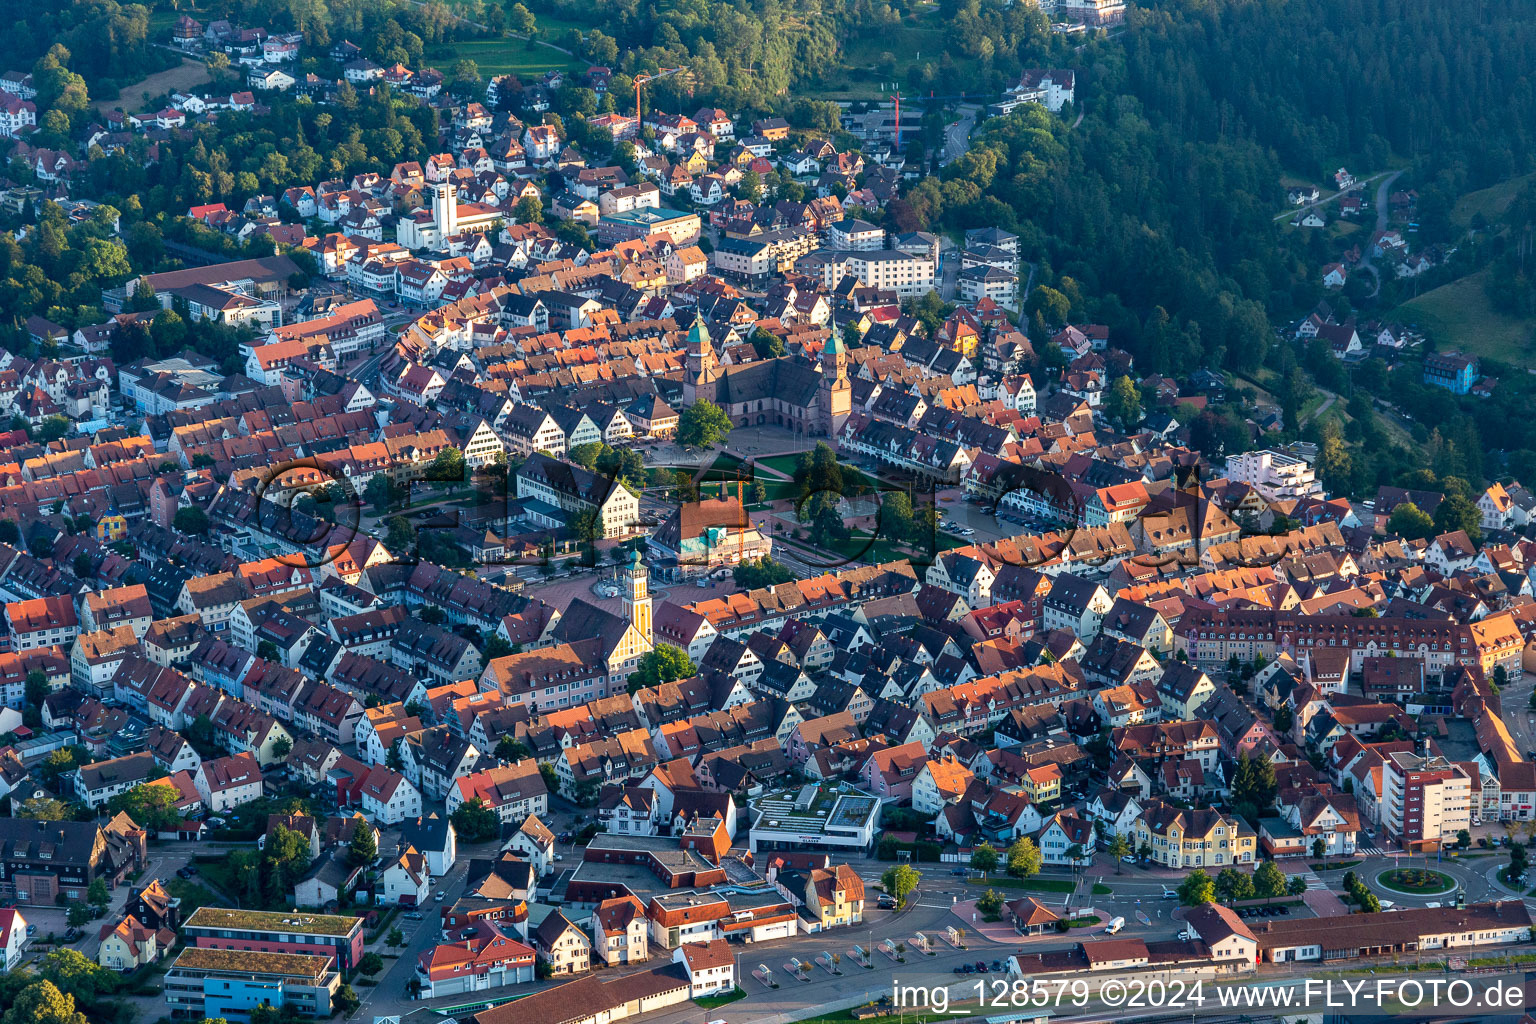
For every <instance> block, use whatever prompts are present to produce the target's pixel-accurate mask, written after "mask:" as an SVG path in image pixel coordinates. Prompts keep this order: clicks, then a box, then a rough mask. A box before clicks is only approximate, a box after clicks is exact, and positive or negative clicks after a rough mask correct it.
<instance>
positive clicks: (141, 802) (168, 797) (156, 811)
mask: <svg viewBox="0 0 1536 1024" xmlns="http://www.w3.org/2000/svg"><path fill="white" fill-rule="evenodd" d="M107 810H108V811H109V812H111V813H112V814H126V815H128V817H130V818H132V819H133V820H134V823H135V824H137V825H140V826H142V827H144V828H146V829H148V830H149V831H151V832H170V831H173V830H174V829H175V828H176V826H177V825H178V824H180V822H181V814H180V813H179V812H178V811H177V809H176V789H175V787H174V786H169V785H162V784H157V783H148V782H146V783H141V784H140V785H137V786H134V787H133V788H132V789H130V790H129V791H128V792H126V793H121V794H119V795H117V796H115V797H113V798H112V799H110V800H108V801H107Z"/></svg>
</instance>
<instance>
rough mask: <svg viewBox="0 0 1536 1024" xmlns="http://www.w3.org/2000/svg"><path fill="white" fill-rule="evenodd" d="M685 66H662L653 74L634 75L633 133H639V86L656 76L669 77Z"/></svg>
mask: <svg viewBox="0 0 1536 1024" xmlns="http://www.w3.org/2000/svg"><path fill="white" fill-rule="evenodd" d="M687 70H688V69H687V68H686V67H683V66H682V65H678V66H677V67H675V68H662V69H661V70H660V71H657V72H656V73H655V74H642V75H636V76H635V134H636V135H639V134H640V87H641V86H642V85H647V84H649V83H651V82H654V81H656V79H658V78H671V77H672V76H673V75H677V74H681V73H682V72H684V71H687Z"/></svg>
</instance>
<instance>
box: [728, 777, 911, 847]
mask: <svg viewBox="0 0 1536 1024" xmlns="http://www.w3.org/2000/svg"><path fill="white" fill-rule="evenodd" d="M881 806H882V805H881V802H880V798H879V797H877V796H872V795H870V794H869V793H865V792H863V791H862V790H857V789H853V788H852V787H848V786H842V787H838V788H836V789H831V788H827V789H823V788H822V787H820V786H816V785H806V786H802V787H800V788H799V789H798V790H785V791H782V792H779V793H770V794H767V795H765V796H762V797H759V798H758V799H757V801H756V802H755V803H754V805H753V808H752V814H753V817H752V831H751V833H750V834H749V837H748V847H749V849H751V850H752V851H753V852H754V853H755V852H757V851H758V850H841V851H845V852H853V851H859V850H865V851H867V850H869V849H871V848H872V847H873V846H874V842H875V832H876V831H877V830H878V827H879V824H880V808H881Z"/></svg>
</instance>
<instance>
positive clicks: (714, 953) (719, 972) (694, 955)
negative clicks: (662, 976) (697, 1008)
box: [672, 939, 736, 999]
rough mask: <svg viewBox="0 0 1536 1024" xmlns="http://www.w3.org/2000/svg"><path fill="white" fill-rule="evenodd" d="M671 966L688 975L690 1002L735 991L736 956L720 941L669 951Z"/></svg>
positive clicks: (680, 947) (728, 946)
mask: <svg viewBox="0 0 1536 1024" xmlns="http://www.w3.org/2000/svg"><path fill="white" fill-rule="evenodd" d="M672 962H673V963H675V964H682V965H683V969H684V970H686V971H687V972H688V995H689V996H690V997H692V998H694V999H698V998H700V997H701V996H712V995H718V994H720V993H724V992H730V991H731V990H732V989H734V988H735V987H736V954H735V953H734V952H733V951H732V947H731V946H730V945H729V944H727V943H726V941H725V940H724V939H711V940H710V941H708V942H688V943H684V944H683V945H681V946H678V947H677V949H675V950H673V951H672Z"/></svg>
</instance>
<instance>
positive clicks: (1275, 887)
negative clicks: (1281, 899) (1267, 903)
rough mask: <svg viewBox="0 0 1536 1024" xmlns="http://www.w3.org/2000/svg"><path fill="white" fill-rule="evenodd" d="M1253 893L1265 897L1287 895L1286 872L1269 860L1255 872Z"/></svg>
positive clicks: (1271, 897)
mask: <svg viewBox="0 0 1536 1024" xmlns="http://www.w3.org/2000/svg"><path fill="white" fill-rule="evenodd" d="M1253 894H1254V895H1255V896H1259V897H1262V898H1264V899H1273V898H1274V897H1276V896H1284V895H1285V873H1284V872H1282V871H1281V870H1280V869H1279V868H1278V867H1276V866H1275V862H1274V861H1272V860H1267V861H1265V862H1264V863H1262V864H1260V865H1259V867H1258V870H1256V871H1254V873H1253Z"/></svg>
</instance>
